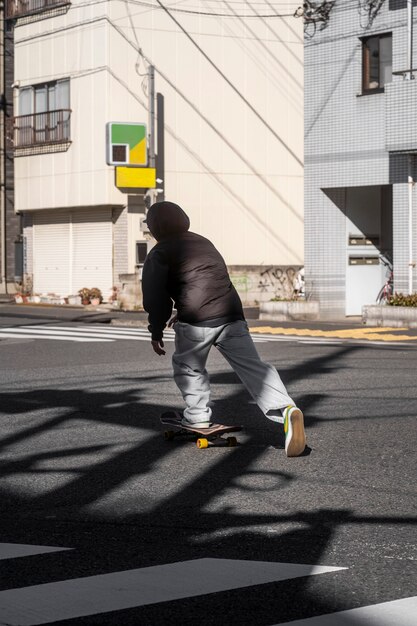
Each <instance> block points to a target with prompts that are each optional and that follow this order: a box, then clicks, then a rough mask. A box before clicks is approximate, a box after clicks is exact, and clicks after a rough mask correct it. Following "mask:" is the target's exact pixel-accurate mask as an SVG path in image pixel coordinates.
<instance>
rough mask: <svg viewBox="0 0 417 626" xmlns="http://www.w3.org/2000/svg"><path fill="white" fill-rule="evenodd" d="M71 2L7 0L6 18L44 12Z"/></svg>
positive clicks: (63, 0) (59, 0) (58, 0)
mask: <svg viewBox="0 0 417 626" xmlns="http://www.w3.org/2000/svg"><path fill="white" fill-rule="evenodd" d="M67 4H71V2H70V1H69V0H6V19H13V18H17V17H23V16H24V15H32V14H33V13H42V12H43V11H48V10H49V9H55V8H56V7H62V6H65V5H67Z"/></svg>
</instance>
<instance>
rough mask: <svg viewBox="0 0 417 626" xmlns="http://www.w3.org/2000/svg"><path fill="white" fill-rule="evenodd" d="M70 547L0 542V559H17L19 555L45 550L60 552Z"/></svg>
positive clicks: (28, 554)
mask: <svg viewBox="0 0 417 626" xmlns="http://www.w3.org/2000/svg"><path fill="white" fill-rule="evenodd" d="M62 550H71V548H55V547H51V546H31V545H27V544H23V543H0V560H2V559H17V558H18V557H21V556H32V555H33V554H45V553H46V552H61V551H62Z"/></svg>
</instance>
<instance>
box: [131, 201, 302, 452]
mask: <svg viewBox="0 0 417 626" xmlns="http://www.w3.org/2000/svg"><path fill="white" fill-rule="evenodd" d="M146 222H147V225H148V229H149V231H150V233H151V234H152V236H153V237H154V238H155V239H156V241H157V243H156V245H155V246H154V247H153V248H152V250H151V251H150V252H149V254H148V255H147V257H146V260H145V263H144V266H143V273H142V291H143V306H144V309H145V311H147V313H148V320H149V326H148V330H149V332H150V333H151V342H152V348H153V350H154V351H155V352H156V354H158V355H165V350H164V341H163V332H164V329H165V328H166V326H167V324H168V326H173V328H174V331H175V351H174V354H173V357H172V365H173V371H174V380H175V383H176V385H177V386H178V388H179V390H180V392H181V394H182V397H183V399H184V402H185V405H186V407H185V409H184V411H183V414H182V419H181V423H182V424H184V425H186V426H195V427H196V428H209V426H210V422H211V416H212V411H211V408H210V406H209V399H210V381H209V375H208V373H207V370H206V362H207V358H208V355H209V352H210V349H211V348H212V346H215V347H216V348H217V349H218V350H219V352H220V353H221V354H222V355H223V356H224V357H225V359H226V360H227V361H228V362H229V364H230V365H231V367H232V368H233V370H234V371H235V372H236V374H237V375H238V377H239V378H240V380H241V381H242V383H243V384H244V386H245V387H246V389H247V390H248V391H249V393H250V394H251V396H252V397H253V399H254V400H255V402H256V403H257V405H258V406H259V408H260V409H261V411H262V412H263V413H264V415H265V416H266V417H267V418H268V419H270V420H272V421H274V422H279V423H282V424H284V433H285V452H286V454H287V456H289V457H294V456H300V455H301V454H302V453H303V452H304V449H305V445H306V438H305V432H304V417H303V413H302V411H301V410H300V409H299V408H298V407H297V406H296V404H295V402H294V400H293V399H292V398H291V397H290V396H289V395H288V393H287V390H286V388H285V386H284V384H283V382H282V380H281V378H280V376H279V374H278V372H277V370H276V369H275V368H274V367H273V366H272V365H270V364H269V363H265V362H263V361H262V360H261V359H260V357H259V355H258V352H257V350H256V348H255V345H254V343H253V341H252V337H251V335H250V333H249V328H248V325H247V323H246V321H245V317H244V314H243V307H242V303H241V300H240V297H239V295H238V293H237V291H236V289H235V288H234V286H233V284H232V283H231V280H230V276H229V274H228V271H227V267H226V264H225V262H224V260H223V257H222V256H221V254H220V253H219V252H218V250H217V249H216V248H215V246H214V245H213V244H212V243H211V241H209V240H208V239H206V238H205V237H202V236H201V235H197V234H196V233H193V232H190V231H189V228H190V220H189V218H188V216H187V214H186V213H185V212H184V211H183V209H182V208H181V207H180V206H178V205H177V204H174V203H173V202H167V201H164V202H156V203H155V204H153V205H152V206H151V207H150V208H149V210H148V213H147V216H146ZM174 306H175V309H176V311H177V313H176V314H175V315H174V316H173V315H172V314H173V308H174Z"/></svg>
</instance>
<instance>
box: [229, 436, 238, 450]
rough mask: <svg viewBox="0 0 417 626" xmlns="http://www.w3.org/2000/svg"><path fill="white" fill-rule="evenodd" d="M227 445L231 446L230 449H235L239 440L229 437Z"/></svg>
mask: <svg viewBox="0 0 417 626" xmlns="http://www.w3.org/2000/svg"><path fill="white" fill-rule="evenodd" d="M227 445H228V446H229V448H234V447H235V446H237V439H236V437H228V438H227Z"/></svg>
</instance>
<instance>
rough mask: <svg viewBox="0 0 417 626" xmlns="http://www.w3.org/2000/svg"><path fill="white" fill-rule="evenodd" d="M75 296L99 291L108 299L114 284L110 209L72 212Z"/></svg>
mask: <svg viewBox="0 0 417 626" xmlns="http://www.w3.org/2000/svg"><path fill="white" fill-rule="evenodd" d="M71 239H72V250H71V251H72V254H71V256H72V293H74V294H75V293H77V291H78V290H79V289H81V288H82V287H89V288H91V287H98V288H99V289H101V291H102V293H103V296H104V298H107V296H108V294H109V292H110V291H111V288H112V284H113V260H112V257H113V225H112V219H111V209H107V208H106V209H97V210H93V211H92V210H87V209H86V210H81V211H73V212H72V237H71Z"/></svg>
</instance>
